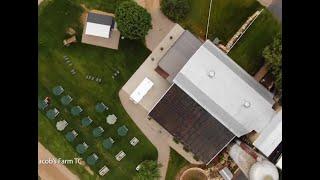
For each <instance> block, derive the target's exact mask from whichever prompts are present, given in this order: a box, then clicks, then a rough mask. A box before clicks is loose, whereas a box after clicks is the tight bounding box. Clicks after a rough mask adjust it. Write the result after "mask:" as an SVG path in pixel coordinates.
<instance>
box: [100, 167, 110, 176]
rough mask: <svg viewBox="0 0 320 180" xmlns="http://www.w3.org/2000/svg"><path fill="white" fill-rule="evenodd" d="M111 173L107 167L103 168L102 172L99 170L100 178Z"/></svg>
mask: <svg viewBox="0 0 320 180" xmlns="http://www.w3.org/2000/svg"><path fill="white" fill-rule="evenodd" d="M108 172H109V168H108V167H107V166H103V167H102V168H101V169H100V170H99V175H100V176H104V175H105V174H107V173H108Z"/></svg>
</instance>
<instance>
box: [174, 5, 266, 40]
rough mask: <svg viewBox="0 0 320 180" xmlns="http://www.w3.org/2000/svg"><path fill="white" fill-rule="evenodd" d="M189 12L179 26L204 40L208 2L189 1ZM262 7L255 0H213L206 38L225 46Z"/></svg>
mask: <svg viewBox="0 0 320 180" xmlns="http://www.w3.org/2000/svg"><path fill="white" fill-rule="evenodd" d="M189 1H190V4H191V12H190V13H189V14H188V15H187V17H186V18H185V20H184V21H183V22H180V24H181V25H182V26H184V27H186V28H187V29H189V30H190V31H192V32H193V33H195V34H196V35H198V36H200V37H202V38H203V39H204V38H205V34H206V27H207V18H208V11H209V5H210V0H197V1H194V0H189ZM261 8H262V6H261V5H260V4H259V3H258V2H257V1H256V0H213V1H212V8H211V17H210V27H209V33H208V37H209V39H211V40H213V39H214V38H215V37H218V38H219V39H220V40H222V44H225V43H226V42H227V41H228V40H229V39H230V38H231V37H232V36H233V34H235V33H236V32H237V30H238V29H239V28H240V27H241V25H242V24H243V23H244V22H245V21H246V20H247V18H248V17H249V16H250V15H252V14H253V13H254V12H255V11H256V10H258V9H261Z"/></svg>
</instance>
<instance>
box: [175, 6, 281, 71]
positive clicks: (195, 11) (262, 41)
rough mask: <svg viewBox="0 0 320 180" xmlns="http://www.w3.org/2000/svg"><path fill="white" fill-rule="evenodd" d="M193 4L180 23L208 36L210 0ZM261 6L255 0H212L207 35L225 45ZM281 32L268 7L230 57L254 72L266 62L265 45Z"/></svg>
mask: <svg viewBox="0 0 320 180" xmlns="http://www.w3.org/2000/svg"><path fill="white" fill-rule="evenodd" d="M190 3H191V12H190V13H189V14H188V16H187V17H186V19H185V20H184V21H183V22H180V24H181V25H182V26H183V27H185V28H186V29H188V30H190V31H191V32H193V33H194V34H196V35H198V36H199V37H201V38H202V39H205V33H206V25H207V17H208V10H209V4H210V0H198V1H193V0H190ZM262 8H263V6H262V5H260V3H259V2H258V1H256V0H213V1H212V9H211V18H210V27H209V33H208V38H209V39H211V40H213V39H214V38H215V37H218V38H219V39H220V40H221V43H222V44H224V45H225V44H226V43H227V42H228V40H229V39H230V38H231V37H232V36H233V35H234V34H235V33H236V32H237V31H238V29H239V28H240V27H241V26H242V24H243V23H244V22H245V21H246V20H247V18H248V17H249V16H251V15H252V14H253V13H254V12H255V11H256V10H260V9H262ZM279 31H280V24H279V23H278V21H277V20H276V19H275V18H274V17H273V16H272V14H271V13H270V12H268V10H266V9H265V10H264V12H263V13H262V14H261V15H260V17H258V19H257V20H256V22H254V24H252V26H251V27H250V28H249V29H248V30H247V32H246V33H245V34H244V35H243V37H242V38H241V39H240V40H239V42H237V44H236V45H235V46H234V47H233V49H232V50H231V51H230V52H229V56H230V57H231V58H232V59H233V60H235V61H236V62H237V63H238V64H239V65H240V66H241V67H242V68H243V69H245V70H246V71H247V72H248V73H249V74H252V75H253V74H254V73H256V72H257V71H258V70H259V68H260V67H261V65H262V64H263V59H262V55H261V53H262V50H263V48H264V47H265V46H266V45H268V44H269V43H270V42H271V41H272V39H273V37H274V35H275V34H276V32H279Z"/></svg>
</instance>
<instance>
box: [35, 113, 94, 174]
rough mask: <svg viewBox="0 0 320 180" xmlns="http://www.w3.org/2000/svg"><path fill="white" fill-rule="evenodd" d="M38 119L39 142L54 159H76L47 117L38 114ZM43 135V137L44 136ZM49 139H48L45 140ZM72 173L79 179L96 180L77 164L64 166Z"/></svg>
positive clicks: (73, 152)
mask: <svg viewBox="0 0 320 180" xmlns="http://www.w3.org/2000/svg"><path fill="white" fill-rule="evenodd" d="M38 119H39V124H38V125H39V127H38V131H39V141H40V142H41V144H42V145H44V146H45V147H46V148H47V149H48V150H49V151H50V152H52V153H53V155H54V156H56V157H58V158H59V157H61V158H62V157H63V159H73V158H74V157H78V155H77V153H76V152H75V151H74V148H73V147H72V146H70V144H69V142H68V141H67V140H66V139H65V138H64V135H63V134H61V133H59V132H58V131H57V130H56V129H55V128H54V127H53V126H52V125H51V123H50V121H48V119H47V117H46V116H45V115H44V114H43V113H41V112H40V111H39V112H38ZM44 135H45V136H44ZM47 137H50V138H47ZM66 166H67V167H68V168H69V169H70V170H71V171H72V172H73V173H75V174H77V175H78V176H79V178H81V179H96V175H95V176H92V175H90V174H89V173H88V172H87V171H86V170H85V169H84V168H83V166H81V165H79V164H67V165H66Z"/></svg>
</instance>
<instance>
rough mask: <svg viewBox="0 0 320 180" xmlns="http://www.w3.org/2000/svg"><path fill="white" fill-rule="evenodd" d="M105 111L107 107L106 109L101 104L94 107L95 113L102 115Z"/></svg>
mask: <svg viewBox="0 0 320 180" xmlns="http://www.w3.org/2000/svg"><path fill="white" fill-rule="evenodd" d="M105 110H108V107H107V106H106V105H104V104H103V102H101V103H98V104H97V105H96V111H97V112H100V113H102V112H104V111H105Z"/></svg>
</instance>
